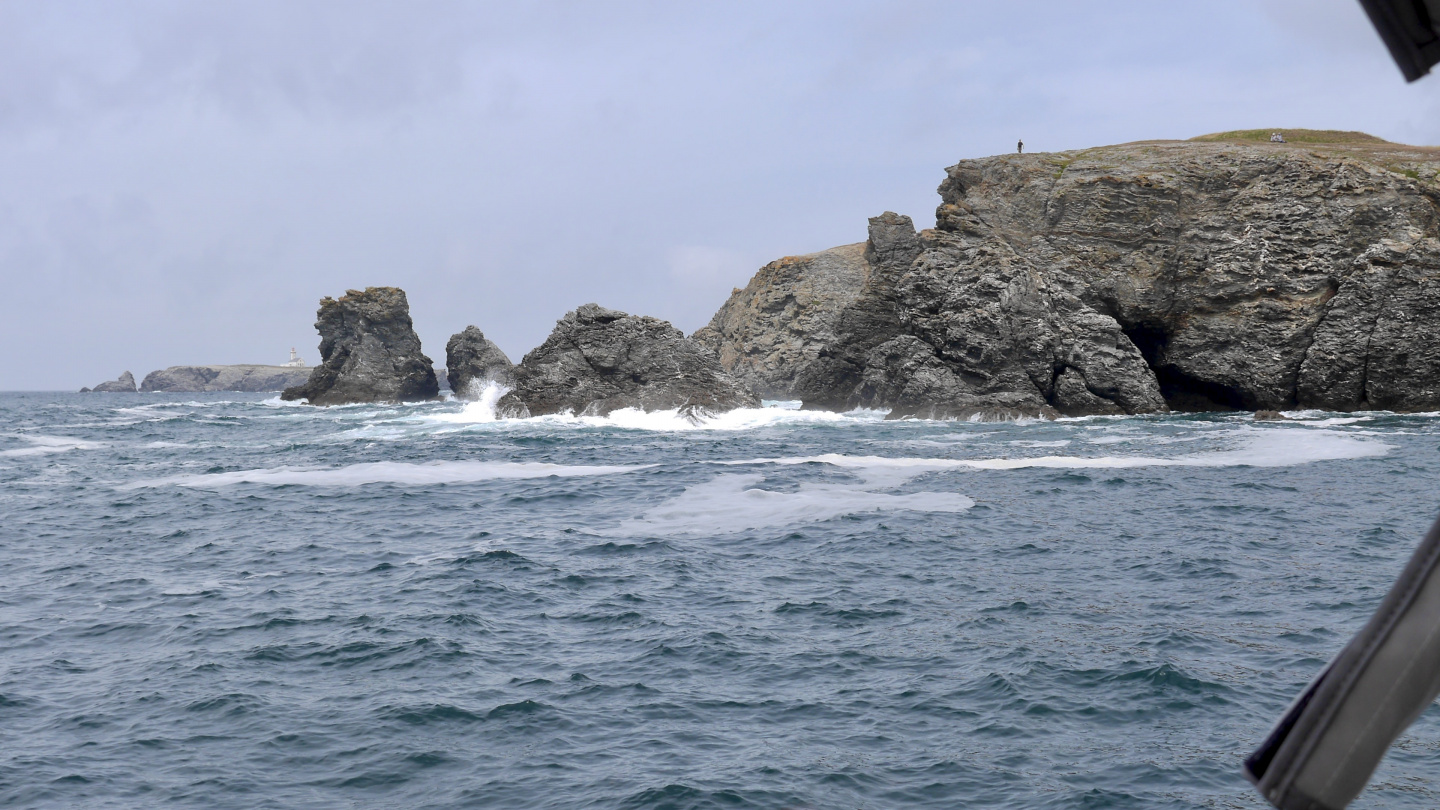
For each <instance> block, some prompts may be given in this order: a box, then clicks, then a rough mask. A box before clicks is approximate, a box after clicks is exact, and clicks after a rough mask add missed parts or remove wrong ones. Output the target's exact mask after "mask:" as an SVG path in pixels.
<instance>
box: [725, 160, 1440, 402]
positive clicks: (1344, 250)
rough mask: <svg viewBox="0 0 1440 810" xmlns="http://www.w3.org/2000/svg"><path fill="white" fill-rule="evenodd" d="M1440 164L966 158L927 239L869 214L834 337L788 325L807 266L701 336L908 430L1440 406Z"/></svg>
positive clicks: (731, 307)
mask: <svg viewBox="0 0 1440 810" xmlns="http://www.w3.org/2000/svg"><path fill="white" fill-rule="evenodd" d="M1407 150H1408V151H1407ZM1437 170H1440V158H1437V156H1436V155H1434V154H1432V153H1430V152H1427V151H1423V150H1415V149H1413V148H1409V147H1397V146H1395V145H1390V144H1386V145H1383V146H1376V147H1372V146H1354V145H1348V146H1346V147H1343V148H1341V147H1336V148H1334V149H1324V148H1320V147H1316V146H1314V145H1306V146H1304V147H1296V146H1294V145H1286V144H1230V143H1194V142H1163V143H1143V144H1130V145H1125V146H1116V147H1106V148H1101V149H1091V150H1085V151H1083V152H1067V153H1056V154H1043V153H1042V154H1031V155H1023V156H1021V155H1006V156H1001V157H993V158H985V159H980V160H969V161H963V162H961V163H960V164H958V165H956V166H954V167H951V168H950V169H949V170H948V176H947V178H946V180H945V182H944V183H943V184H942V185H941V187H940V193H941V197H942V200H943V202H942V204H941V206H940V207H939V209H938V211H937V214H936V223H937V224H936V228H935V229H934V230H930V231H924V232H921V233H918V234H917V233H915V232H914V229H913V227H911V226H910V223H909V220H908V218H906V217H900V216H897V215H894V214H889V213H887V214H885V215H883V216H881V217H876V218H875V219H872V220H871V224H870V239H869V241H868V242H867V243H866V248H865V251H864V254H863V259H864V261H865V264H866V267H865V269H864V270H863V271H857V272H854V273H852V274H851V276H850V277H851V278H861V279H863V281H861V283H860V284H859V285H858V286H857V287H855V288H854V289H853V290H851V291H849V292H847V291H845V290H844V289H843V288H842V289H837V290H833V291H832V292H831V293H830V294H829V295H828V296H827V297H826V299H825V300H826V301H827V302H829V307H828V309H826V310H825V314H824V319H823V327H816V328H810V329H809V330H808V331H807V329H806V328H804V327H795V326H794V324H795V323H796V320H797V319H796V318H788V319H787V317H786V316H785V315H784V313H785V312H786V309H785V307H786V306H789V303H788V302H789V301H790V300H792V299H797V300H798V297H799V296H798V295H797V294H796V293H797V291H798V290H799V289H800V288H801V287H803V286H804V284H806V283H807V281H808V279H807V278H806V269H807V268H806V267H805V266H804V265H803V264H797V265H795V267H796V270H795V272H794V273H793V274H792V277H786V278H783V279H782V278H779V277H778V275H777V274H776V273H775V272H774V271H773V270H772V268H773V267H774V266H773V265H772V266H769V267H767V268H765V270H762V271H761V274H758V275H757V277H756V281H752V283H751V285H750V286H748V287H747V288H746V289H745V290H742V291H737V292H736V293H735V294H734V295H732V297H731V299H730V301H729V302H727V304H726V305H725V307H724V308H722V310H721V311H720V313H719V314H717V315H716V318H715V320H714V321H712V323H711V325H710V326H709V327H706V329H705V330H702V333H704V334H697V337H700V338H702V339H704V340H705V341H706V342H707V343H708V344H709V345H712V346H714V347H715V349H716V351H717V353H718V354H719V356H720V357H721V358H722V361H723V362H724V363H725V365H726V367H727V368H730V369H733V370H734V371H735V372H736V373H737V374H739V375H741V376H745V377H746V378H747V379H751V378H753V379H757V380H758V381H759V383H760V384H763V385H766V386H769V387H770V389H771V390H786V391H789V392H791V393H792V394H793V395H794V396H797V397H799V398H800V399H802V400H803V401H804V402H805V404H806V406H807V407H823V408H837V409H845V408H853V407H877V408H879V407H884V408H890V409H892V411H891V415H892V416H895V417H900V416H944V417H960V418H963V417H965V416H966V415H967V414H968V415H970V416H975V415H979V416H982V417H987V416H1004V415H1006V414H1011V415H1021V414H1029V415H1052V414H1055V413H1060V414H1070V415H1079V414H1105V413H1146V412H1153V411H1160V410H1165V409H1167V408H1174V409H1180V410H1213V409H1229V408H1243V409H1248V410H1254V409H1284V408H1294V407H1321V408H1329V409H1337V410H1357V409H1368V408H1385V409H1392V410H1409V411H1414V410H1435V409H1437V408H1440V329H1435V328H1433V324H1435V323H1437V322H1440V321H1437V318H1440V238H1437V237H1440V231H1437V221H1440V217H1437V208H1436V201H1437V200H1440V184H1437V183H1436V176H1437ZM837 250H844V249H843V248H842V249H837ZM815 255H817V256H820V255H824V254H815ZM805 258H810V257H805ZM777 264H778V263H777ZM762 277H764V278H762ZM760 282H764V283H760ZM841 286H842V287H843V285H841ZM761 290H763V296H762V295H760V294H758V292H759V291H761ZM762 300H763V301H768V302H774V303H772V304H770V305H769V306H765V305H762V304H761V303H760V302H761V301H762ZM791 328H797V329H798V331H799V332H800V333H801V335H800V336H798V337H790V336H788V335H786V334H785V330H787V329H791ZM811 336H813V339H810V340H807V338H808V337H811ZM787 341H788V343H787ZM777 345H803V346H804V347H805V350H804V352H799V351H792V352H789V353H778V352H774V351H772V350H771V347H773V346H777ZM757 357H759V358H765V361H764V362H757V361H756V360H755V359H754V358H757ZM769 358H774V359H773V360H770V359H769ZM757 368H759V369H763V373H759V372H757V371H756V369H757Z"/></svg>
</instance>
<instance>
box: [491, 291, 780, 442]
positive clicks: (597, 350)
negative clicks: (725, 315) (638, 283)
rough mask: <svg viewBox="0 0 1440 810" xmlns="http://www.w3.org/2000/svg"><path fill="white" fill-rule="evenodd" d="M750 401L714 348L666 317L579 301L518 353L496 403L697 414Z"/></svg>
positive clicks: (530, 411)
mask: <svg viewBox="0 0 1440 810" xmlns="http://www.w3.org/2000/svg"><path fill="white" fill-rule="evenodd" d="M758 404H759V401H758V400H757V399H756V397H755V396H754V394H752V393H751V392H750V391H749V390H748V389H746V387H745V386H744V385H742V384H741V383H740V382H739V381H737V380H736V379H735V378H734V377H732V376H731V375H729V374H728V373H726V372H725V370H724V369H723V368H721V366H720V360H719V358H717V357H716V356H715V354H714V352H712V351H710V350H709V349H708V348H706V347H705V346H704V345H702V344H700V343H698V342H696V341H694V340H691V339H689V338H687V337H685V334H684V333H683V332H681V331H680V330H679V329H676V328H675V327H673V326H671V325H670V324H669V323H668V322H666V321H662V320H658V319H656V318H647V317H643V316H639V315H627V314H625V313H624V312H617V311H616V310H613V309H605V308H604V307H601V306H598V305H596V304H586V305H585V306H582V307H580V308H579V309H577V310H575V311H573V312H569V313H567V314H566V315H565V317H564V318H562V319H560V321H559V322H557V323H556V324H555V330H554V331H553V332H551V333H550V337H548V338H547V339H546V340H545V342H544V343H543V344H541V345H540V347H539V348H537V349H535V350H534V351H532V352H530V353H529V354H527V355H525V359H524V360H522V361H521V362H520V365H518V366H516V367H515V388H514V390H513V391H511V392H510V393H508V394H506V395H505V396H504V397H503V398H501V400H500V401H499V403H498V405H497V409H496V410H497V413H499V414H500V415H501V416H507V417H525V416H540V415H542V414H552V413H564V412H567V411H568V412H572V413H575V414H583V415H594V416H604V415H606V414H609V413H610V412H611V411H615V410H619V409H621V408H639V409H641V410H645V411H657V410H671V409H680V410H682V411H683V412H685V413H687V414H699V413H704V412H717V411H726V410H731V409H733V408H739V407H750V406H755V405H758Z"/></svg>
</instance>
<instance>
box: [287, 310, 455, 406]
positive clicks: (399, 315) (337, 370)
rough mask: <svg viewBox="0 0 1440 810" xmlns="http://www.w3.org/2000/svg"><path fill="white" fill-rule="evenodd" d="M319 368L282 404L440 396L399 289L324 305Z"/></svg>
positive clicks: (320, 317)
mask: <svg viewBox="0 0 1440 810" xmlns="http://www.w3.org/2000/svg"><path fill="white" fill-rule="evenodd" d="M315 328H316V329H317V330H318V331H319V332H320V358H321V362H320V365H318V366H316V367H315V369H314V370H313V371H312V372H311V373H310V379H309V380H307V381H306V382H305V383H304V384H303V385H298V386H295V387H294V388H287V389H285V392H284V393H283V394H281V395H280V398H281V399H286V400H296V399H304V400H307V401H308V402H309V403H310V404H311V405H346V404H350V403H356V402H414V401H417V400H426V399H434V398H435V397H437V396H438V395H439V393H440V385H439V383H438V382H437V381H436V379H435V368H434V364H433V363H432V362H431V360H430V358H429V357H426V356H425V354H424V353H423V352H422V351H421V350H420V337H419V336H418V335H416V334H415V327H414V325H413V324H412V323H411V321H410V303H409V301H408V300H406V298H405V291H404V290H402V289H400V288H398V287H366V288H365V289H364V290H363V291H357V290H347V291H346V293H345V295H343V296H341V297H340V298H338V299H335V298H330V297H329V296H326V297H325V298H323V299H321V300H320V310H319V312H318V313H317V316H316V321H315Z"/></svg>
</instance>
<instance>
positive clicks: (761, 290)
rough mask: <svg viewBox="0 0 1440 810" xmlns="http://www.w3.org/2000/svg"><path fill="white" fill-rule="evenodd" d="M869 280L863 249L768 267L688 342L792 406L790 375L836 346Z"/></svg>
mask: <svg viewBox="0 0 1440 810" xmlns="http://www.w3.org/2000/svg"><path fill="white" fill-rule="evenodd" d="M869 275H870V263H869V262H867V261H866V260H865V243H864V242H861V243H859V244H854V245H845V246H844V247H837V248H831V249H830V250H825V251H821V252H820V253H811V254H810V255H808V256H787V257H785V258H783V259H779V260H777V261H773V262H771V263H769V264H767V265H765V266H764V267H762V268H760V272H758V273H756V274H755V277H754V278H752V279H751V280H750V283H749V285H747V286H746V287H745V289H744V290H743V291H742V290H736V291H735V294H734V295H732V296H731V297H730V300H729V301H727V302H726V303H725V306H723V307H721V308H720V311H719V312H717V313H715V317H714V318H713V319H711V321H710V325H709V326H706V327H704V328H703V329H701V330H699V331H698V332H696V333H695V334H694V335H693V338H694V339H695V340H698V341H700V342H701V343H703V344H705V345H706V346H709V347H710V348H711V349H712V350H714V351H715V352H716V354H718V355H719V356H720V362H721V364H723V365H724V366H725V368H726V369H728V370H729V371H730V372H731V373H732V374H735V375H736V376H737V377H740V378H741V379H743V380H744V381H745V383H746V384H748V385H749V386H750V387H751V388H752V389H754V391H755V393H757V394H759V395H760V396H762V397H766V398H769V399H791V398H793V397H794V395H795V369H797V368H799V367H800V366H802V365H805V364H807V363H811V362H813V361H814V360H815V358H816V357H817V356H819V354H820V351H821V350H822V349H824V348H825V347H826V346H829V345H831V344H833V343H834V342H835V340H836V334H835V321H836V318H837V317H838V316H839V314H840V311H841V310H842V309H844V307H845V306H847V305H848V304H850V303H851V302H852V301H853V300H854V299H855V297H856V296H857V295H859V294H860V289H861V287H862V286H863V285H864V283H865V280H866V279H867V278H868V277H869Z"/></svg>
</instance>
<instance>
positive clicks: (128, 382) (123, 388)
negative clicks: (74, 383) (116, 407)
mask: <svg viewBox="0 0 1440 810" xmlns="http://www.w3.org/2000/svg"><path fill="white" fill-rule="evenodd" d="M91 392H94V393H111V394H133V393H135V375H134V374H131V373H130V372H128V371H127V372H125V373H124V374H121V375H120V377H119V379H115V380H111V381H109V382H102V383H100V384H99V385H97V386H95V387H94V388H81V389H80V393H82V394H88V393H91Z"/></svg>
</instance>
